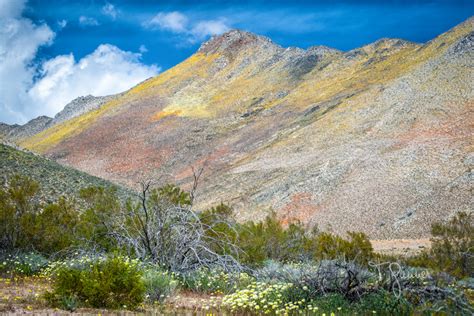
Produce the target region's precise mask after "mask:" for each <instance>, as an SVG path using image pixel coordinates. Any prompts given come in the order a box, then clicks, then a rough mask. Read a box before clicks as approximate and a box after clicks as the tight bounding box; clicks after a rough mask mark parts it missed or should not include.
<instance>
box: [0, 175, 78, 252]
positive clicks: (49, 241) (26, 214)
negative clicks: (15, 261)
mask: <svg viewBox="0 0 474 316" xmlns="http://www.w3.org/2000/svg"><path fill="white" fill-rule="evenodd" d="M38 191H39V185H38V183H37V182H35V181H33V180H31V179H30V178H28V177H24V176H21V175H15V176H13V177H12V178H11V179H9V181H7V186H6V187H5V188H0V212H1V216H0V230H1V231H0V232H1V236H0V244H1V246H2V250H4V251H7V252H15V251H31V250H34V251H37V252H41V253H43V254H53V253H56V252H58V251H61V250H64V249H66V248H68V247H71V246H72V245H74V244H75V243H76V241H77V239H76V237H77V236H76V234H75V228H76V226H77V224H78V212H77V210H76V208H75V203H74V201H72V200H67V199H65V198H60V199H59V200H58V201H57V202H56V203H49V204H43V203H41V202H39V201H38V197H37V193H38Z"/></svg>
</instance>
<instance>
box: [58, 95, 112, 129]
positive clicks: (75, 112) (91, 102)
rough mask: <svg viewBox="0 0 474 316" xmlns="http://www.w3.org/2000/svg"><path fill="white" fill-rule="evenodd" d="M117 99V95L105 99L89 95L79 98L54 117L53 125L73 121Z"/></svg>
mask: <svg viewBox="0 0 474 316" xmlns="http://www.w3.org/2000/svg"><path fill="white" fill-rule="evenodd" d="M115 98H117V95H110V96H105V97H94V96H92V95H87V96H83V97H78V98H76V99H74V100H72V101H71V102H69V103H68V104H66V106H65V107H64V109H63V110H62V111H61V112H59V113H58V114H56V115H55V116H54V119H53V120H52V122H51V125H55V124H58V123H61V122H64V121H67V120H69V119H72V118H74V117H76V116H79V115H81V114H84V113H87V112H89V111H92V110H96V109H98V108H100V107H101V106H102V105H103V104H105V103H107V102H109V101H111V100H113V99H115Z"/></svg>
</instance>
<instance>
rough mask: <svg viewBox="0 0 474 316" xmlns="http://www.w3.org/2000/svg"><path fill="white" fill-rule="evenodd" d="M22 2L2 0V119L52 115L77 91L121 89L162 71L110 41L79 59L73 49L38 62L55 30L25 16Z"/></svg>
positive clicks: (22, 120) (96, 92) (23, 120)
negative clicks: (43, 48) (43, 47)
mask: <svg viewBox="0 0 474 316" xmlns="http://www.w3.org/2000/svg"><path fill="white" fill-rule="evenodd" d="M24 6H25V1H21V0H19V1H10V0H0V121H1V122H5V123H10V124H11V123H26V122H27V121H28V120H30V119H32V118H34V117H37V116H38V115H49V116H54V115H55V114H56V113H57V112H58V111H60V110H61V109H62V108H63V107H64V105H66V104H67V103H68V102H70V101H71V100H73V99H74V98H76V97H78V96H82V95H88V94H92V95H96V96H100V95H108V94H113V93H118V92H122V91H125V90H127V89H129V88H131V87H133V86H134V85H136V84H137V83H139V82H141V81H143V80H145V79H147V78H149V77H151V76H154V75H156V74H157V73H158V72H159V68H158V67H157V66H156V65H151V66H148V65H144V64H142V63H141V60H140V58H141V54H140V53H133V52H127V51H123V50H120V49H119V48H118V47H116V46H113V45H107V44H104V45H100V46H99V47H98V48H97V49H96V50H95V51H94V52H92V53H91V54H89V55H87V56H85V57H83V58H81V59H80V60H76V59H75V57H74V55H73V54H69V55H60V56H56V57H54V58H52V59H49V60H46V61H44V62H42V63H38V62H37V60H36V57H37V52H38V49H39V48H40V47H41V46H45V45H49V44H51V43H52V42H53V39H54V36H55V33H54V32H53V31H52V30H51V29H50V28H49V27H48V26H47V25H46V24H37V23H34V22H33V21H31V20H30V19H27V18H25V17H23V16H22V12H23V9H24Z"/></svg>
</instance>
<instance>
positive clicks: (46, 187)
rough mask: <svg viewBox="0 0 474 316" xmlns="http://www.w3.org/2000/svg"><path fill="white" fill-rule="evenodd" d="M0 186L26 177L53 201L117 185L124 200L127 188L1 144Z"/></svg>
mask: <svg viewBox="0 0 474 316" xmlns="http://www.w3.org/2000/svg"><path fill="white" fill-rule="evenodd" d="M0 174H1V177H0V184H3V183H4V181H5V180H6V178H8V177H11V176H12V175H14V174H22V175H27V176H29V177H31V178H32V179H34V180H35V181H37V182H38V183H39V184H40V188H41V190H40V197H41V198H42V199H43V200H44V201H48V202H53V201H55V200H56V199H57V198H58V197H59V196H70V197H77V193H78V192H79V190H80V189H82V188H86V187H89V186H103V187H110V186H114V187H116V188H117V189H118V194H119V195H120V196H122V197H125V196H127V195H129V194H130V191H128V190H127V189H124V188H121V187H119V186H116V185H114V184H112V183H110V182H108V181H106V180H103V179H100V178H97V177H94V176H91V175H89V174H87V173H84V172H81V171H78V170H75V169H73V168H70V167H65V166H62V165H60V164H58V163H56V162H54V161H51V160H49V159H45V158H43V157H41V156H38V155H35V154H33V153H29V152H26V151H22V150H18V149H15V148H14V147H11V146H8V145H5V144H1V143H0Z"/></svg>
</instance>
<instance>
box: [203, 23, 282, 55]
mask: <svg viewBox="0 0 474 316" xmlns="http://www.w3.org/2000/svg"><path fill="white" fill-rule="evenodd" d="M249 45H259V46H274V47H279V46H278V45H277V44H275V43H274V42H273V41H272V40H271V39H269V38H268V37H265V36H261V35H256V34H253V33H250V32H247V31H242V30H237V29H234V30H230V31H228V32H226V33H224V34H222V35H218V36H213V37H212V38H211V39H210V40H209V41H207V42H205V43H203V44H202V45H201V47H200V48H199V50H198V52H200V53H205V54H208V53H217V52H235V51H238V50H240V49H242V48H243V47H246V46H249Z"/></svg>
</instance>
